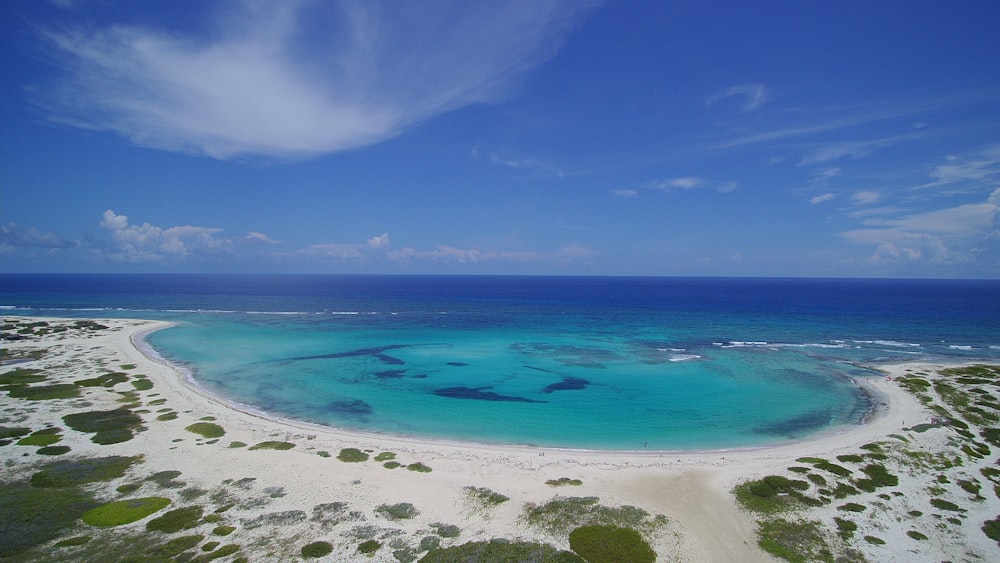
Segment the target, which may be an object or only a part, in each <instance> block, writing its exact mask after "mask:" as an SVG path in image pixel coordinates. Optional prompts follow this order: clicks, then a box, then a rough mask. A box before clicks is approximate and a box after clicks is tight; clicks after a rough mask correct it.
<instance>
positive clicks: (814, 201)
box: [809, 192, 837, 205]
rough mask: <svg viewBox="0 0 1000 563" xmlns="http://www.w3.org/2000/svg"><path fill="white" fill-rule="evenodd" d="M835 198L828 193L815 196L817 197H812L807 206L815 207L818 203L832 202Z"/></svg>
mask: <svg viewBox="0 0 1000 563" xmlns="http://www.w3.org/2000/svg"><path fill="white" fill-rule="evenodd" d="M835 197H837V196H835V195H833V194H831V193H829V192H828V193H825V194H820V195H817V196H813V197H811V198H809V205H816V204H818V203H825V202H827V201H830V200H832V199H833V198H835Z"/></svg>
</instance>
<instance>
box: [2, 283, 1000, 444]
mask: <svg viewBox="0 0 1000 563" xmlns="http://www.w3.org/2000/svg"><path fill="white" fill-rule="evenodd" d="M0 306H3V307H4V310H0V312H9V313H10V314H31V315H52V316H71V317H76V316H85V317H109V316H120V317H139V318H155V319H163V320H171V321H175V322H177V323H178V325H177V326H176V327H174V328H171V329H168V330H164V331H160V332H157V333H155V334H153V335H151V336H150V337H149V342H150V344H151V345H153V346H154V347H155V348H156V350H157V351H159V352H160V353H161V354H162V355H163V356H164V357H166V358H168V359H170V360H171V361H173V362H175V363H177V364H180V365H182V366H185V367H186V368H188V369H189V370H190V371H191V372H192V374H193V377H194V378H195V379H196V380H197V381H198V383H199V384H200V385H202V386H204V387H205V388H207V389H209V390H211V391H212V392H214V393H216V394H218V395H220V396H222V397H225V398H227V399H229V400H231V401H235V402H239V403H242V404H245V405H247V406H250V407H252V408H255V409H260V410H264V411H267V412H270V413H274V414H278V415H281V416H285V417H293V418H298V419H301V420H307V421H310V422H317V423H321V424H327V425H331V426H337V427H342V428H350V429H357V430H363V431H370V432H388V433H394V434H406V435H417V436H423V437H436V438H447V439H461V440H474V441H480V442H492V443H514V444H530V445H537V446H546V447H573V448H597V449H643V448H648V449H701V448H730V447H742V446H751V445H762V444H768V443H774V442H779V441H784V440H789V439H795V438H800V437H803V436H806V435H809V434H811V433H815V432H819V431H822V430H827V429H829V428H831V427H834V426H838V425H844V424H852V423H857V422H859V421H860V420H861V419H862V418H863V417H864V416H865V415H866V413H868V412H869V410H870V409H871V408H872V406H873V404H872V400H871V398H869V397H867V396H866V395H865V394H864V393H862V392H860V390H859V388H858V387H857V385H856V384H855V380H857V379H858V378H862V377H869V376H873V375H875V374H876V372H874V371H873V370H871V369H869V367H870V366H874V365H877V364H880V363H888V362H898V361H910V360H930V361H984V362H1000V282H997V281H940V280H813V279H715V278H712V279H695V278H614V277H602V278H596V277H595V278H586V277H583V278H581V277H505V276H490V277H466V276H454V277H453V276H294V275H273V276H267V275H262V276H223V275H83V276H81V275H4V276H0Z"/></svg>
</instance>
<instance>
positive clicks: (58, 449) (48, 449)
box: [35, 446, 70, 455]
mask: <svg viewBox="0 0 1000 563" xmlns="http://www.w3.org/2000/svg"><path fill="white" fill-rule="evenodd" d="M69 450H70V447H69V446H45V447H44V448H38V450H36V451H35V453H36V454H38V455H63V454H66V453H69Z"/></svg>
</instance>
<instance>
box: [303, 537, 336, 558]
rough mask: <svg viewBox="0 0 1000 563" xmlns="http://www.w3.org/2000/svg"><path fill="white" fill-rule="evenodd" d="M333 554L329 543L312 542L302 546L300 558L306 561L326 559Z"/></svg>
mask: <svg viewBox="0 0 1000 563" xmlns="http://www.w3.org/2000/svg"><path fill="white" fill-rule="evenodd" d="M332 552H333V545H332V544H330V542H325V541H314V542H312V543H307V544H306V545H304V546H302V549H301V553H302V557H305V558H306V559H313V558H318V557H326V556H327V555H329V554H330V553H332Z"/></svg>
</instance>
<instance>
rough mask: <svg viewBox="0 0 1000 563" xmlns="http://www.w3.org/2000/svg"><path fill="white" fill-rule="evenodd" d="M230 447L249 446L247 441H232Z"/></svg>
mask: <svg viewBox="0 0 1000 563" xmlns="http://www.w3.org/2000/svg"><path fill="white" fill-rule="evenodd" d="M229 447H230V448H245V447H247V445H246V442H230V443H229Z"/></svg>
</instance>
